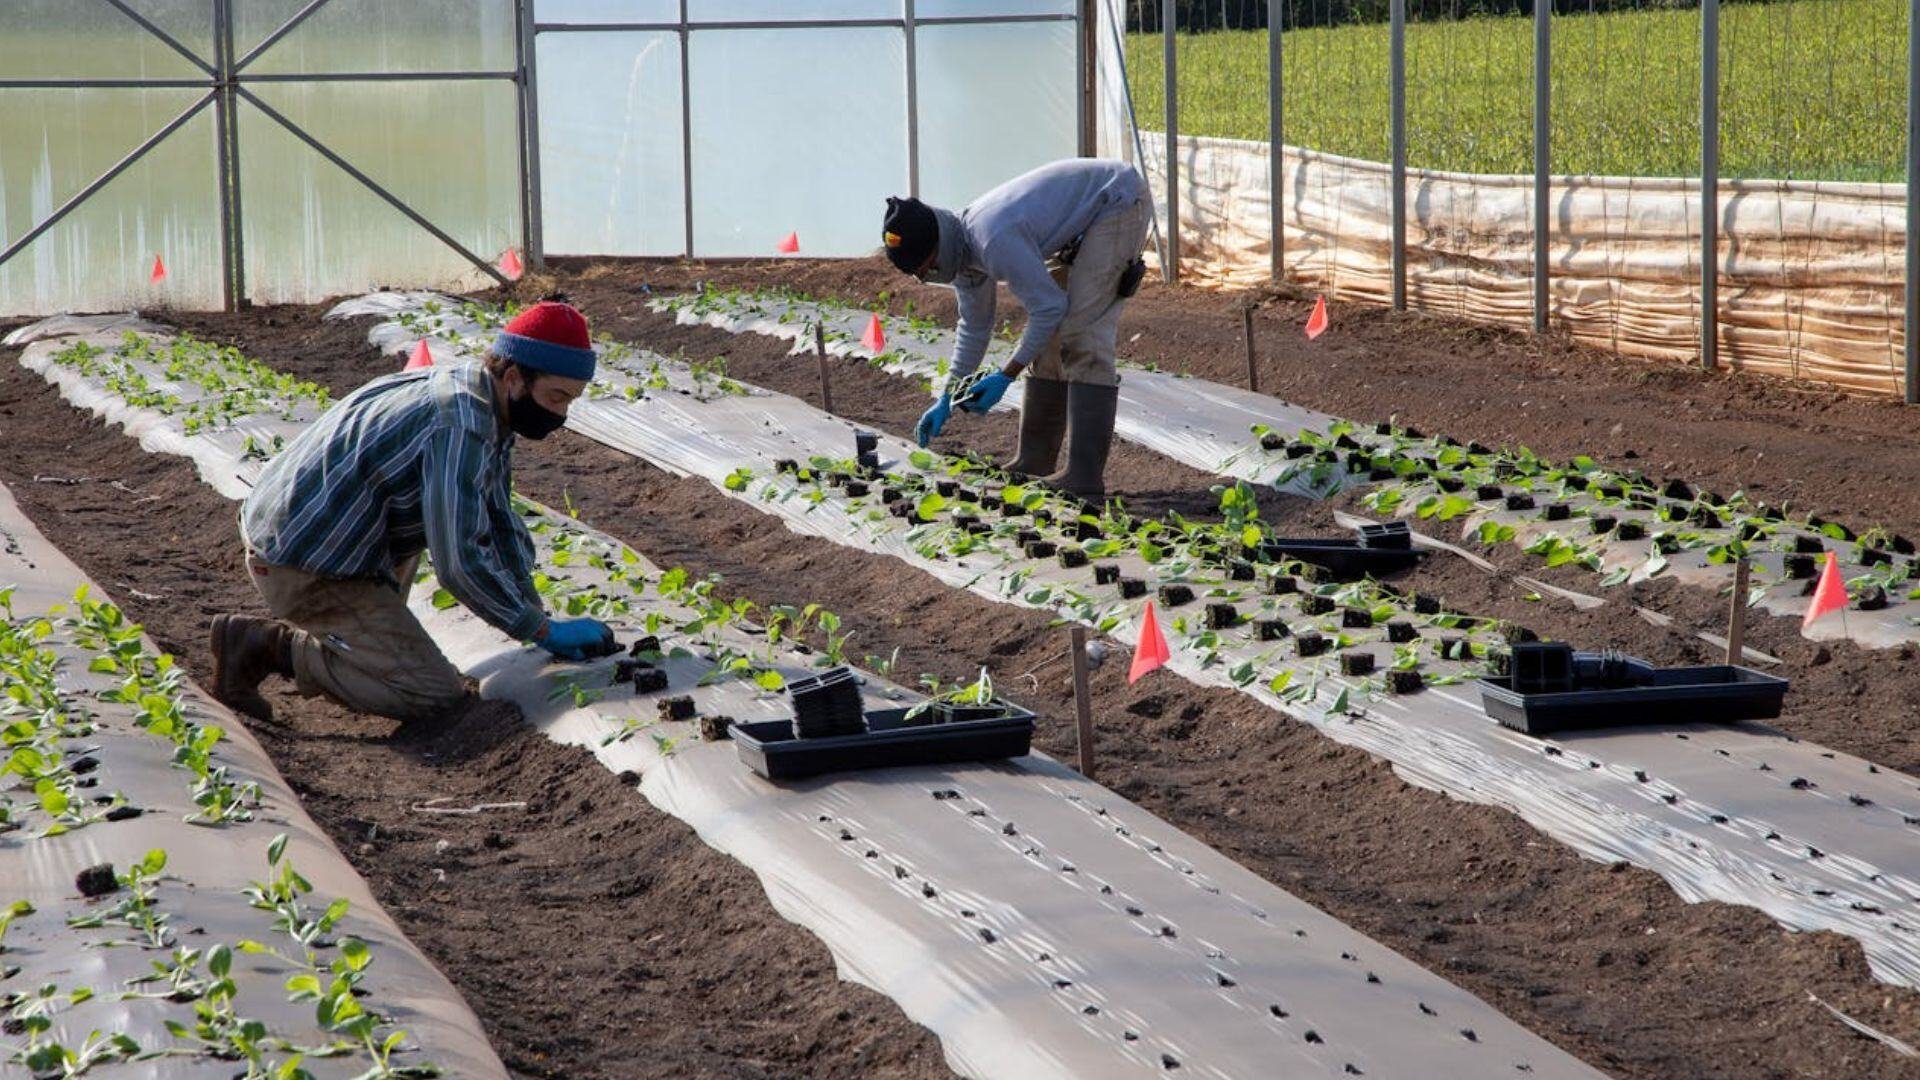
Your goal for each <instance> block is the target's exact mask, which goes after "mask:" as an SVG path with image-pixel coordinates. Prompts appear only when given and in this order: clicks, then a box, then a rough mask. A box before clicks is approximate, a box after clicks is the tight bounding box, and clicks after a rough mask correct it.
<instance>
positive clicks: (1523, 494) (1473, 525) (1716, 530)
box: [655, 285, 1920, 611]
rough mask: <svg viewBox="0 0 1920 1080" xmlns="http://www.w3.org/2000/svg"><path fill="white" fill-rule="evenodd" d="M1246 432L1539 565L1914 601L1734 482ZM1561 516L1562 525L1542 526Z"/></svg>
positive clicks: (774, 309) (773, 305) (707, 292)
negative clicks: (1786, 584) (1840, 586)
mask: <svg viewBox="0 0 1920 1080" xmlns="http://www.w3.org/2000/svg"><path fill="white" fill-rule="evenodd" d="M884 300H885V298H884V297H883V298H882V302H883V303H884ZM655 306H656V307H657V308H660V309H661V310H666V311H673V312H676V313H686V314H689V315H692V316H694V317H696V318H704V317H707V316H710V315H722V316H728V317H733V318H754V317H772V318H774V319H776V321H778V322H782V323H787V322H796V323H804V322H810V321H813V320H817V319H822V318H826V319H834V318H838V319H841V320H843V321H844V320H845V319H847V318H849V317H864V312H862V311H861V309H859V308H856V307H854V306H851V305H845V304H838V303H834V302H822V301H818V300H815V299H813V298H810V297H808V296H806V295H805V294H804V293H799V292H796V291H792V290H762V291H757V292H755V291H740V290H727V289H721V288H717V287H712V286H705V285H703V286H701V287H699V288H698V289H696V290H695V291H693V292H690V293H685V294H680V295H675V296H669V297H662V298H661V299H659V300H657V301H655ZM882 322H883V324H884V325H886V326H887V327H888V330H889V332H890V333H891V334H893V335H896V336H895V339H894V340H902V339H904V340H906V341H908V342H914V343H918V344H919V345H921V346H929V347H931V346H938V345H940V344H942V343H943V340H944V339H943V333H944V331H942V330H941V329H940V327H939V326H938V325H937V324H936V323H934V322H933V321H932V320H929V319H926V318H921V317H918V316H915V315H913V314H912V313H909V315H908V316H907V318H905V319H896V318H889V317H885V316H883V317H882ZM827 335H828V339H829V341H850V340H852V339H853V337H854V336H855V335H853V334H850V333H848V332H847V331H844V330H831V329H830V330H828V331H827ZM908 347H909V348H913V347H914V346H911V345H910V346H908ZM901 356H902V354H901V353H900V352H899V351H898V350H894V351H889V352H887V353H883V354H882V355H880V356H879V357H875V358H874V363H876V364H877V365H879V366H882V367H888V366H891V364H892V362H893V361H896V360H899V359H900V358H901ZM1250 434H1251V436H1252V439H1251V440H1250V441H1249V444H1248V445H1247V447H1246V448H1245V449H1244V450H1242V451H1241V452H1240V453H1239V454H1236V455H1234V456H1233V458H1232V460H1233V461H1235V462H1247V461H1257V462H1265V463H1268V464H1270V465H1271V468H1272V473H1271V475H1270V476H1265V475H1262V476H1260V480H1261V482H1263V483H1271V484H1274V485H1276V486H1287V485H1289V484H1296V483H1301V482H1304V484H1303V486H1305V487H1307V488H1309V489H1311V490H1317V491H1320V492H1322V493H1324V494H1329V495H1331V494H1333V493H1336V492H1338V491H1341V490H1344V489H1346V488H1348V487H1353V486H1356V485H1367V486H1374V490H1373V491H1372V492H1370V494H1369V495H1368V497H1367V504H1368V505H1369V506H1370V507H1371V508H1373V509H1374V510H1376V511H1377V512H1381V513H1398V514H1402V515H1406V516H1412V517H1416V518H1418V519H1421V520H1426V521H1434V522H1448V521H1455V520H1458V521H1459V522H1460V523H1461V525H1462V526H1463V531H1464V532H1465V533H1466V534H1467V535H1469V536H1471V537H1473V538H1474V539H1477V540H1479V541H1480V542H1482V543H1484V544H1487V545H1489V546H1491V545H1494V544H1499V543H1506V542H1513V543H1517V544H1520V545H1521V546H1522V547H1523V548H1524V550H1525V551H1526V553H1527V554H1530V555H1535V556H1538V557H1539V558H1540V559H1542V560H1543V561H1544V562H1545V563H1546V564H1547V565H1548V566H1549V567H1557V566H1564V565H1573V566H1580V567H1585V568H1587V569H1589V570H1593V571H1595V572H1598V573H1601V574H1602V575H1603V576H1602V578H1601V584H1602V585H1608V586H1611V585H1616V584H1620V583H1622V582H1624V581H1627V580H1628V579H1629V578H1646V577H1652V576H1655V575H1657V574H1659V573H1660V572H1662V571H1663V570H1664V569H1665V568H1666V567H1667V565H1668V560H1669V558H1670V557H1671V556H1673V555H1676V554H1678V553H1680V552H1702V553H1703V554H1704V558H1705V559H1706V561H1707V562H1708V563H1711V564H1724V563H1731V562H1733V561H1734V560H1736V559H1738V558H1739V557H1740V556H1742V555H1749V556H1752V555H1759V554H1762V553H1773V554H1777V555H1779V556H1780V559H1779V569H1778V571H1777V575H1778V579H1781V580H1787V581H1802V582H1807V581H1811V580H1812V579H1813V578H1814V576H1815V575H1816V574H1817V573H1818V571H1819V564H1820V559H1821V555H1822V553H1823V552H1824V551H1825V550H1826V549H1827V548H1828V547H1833V548H1834V550H1835V552H1836V554H1837V555H1838V556H1839V557H1840V558H1841V560H1842V561H1843V562H1845V563H1847V564H1848V565H1849V566H1850V567H1853V568H1857V572H1853V573H1851V574H1850V576H1849V580H1848V586H1849V589H1850V591H1851V593H1852V595H1853V598H1854V604H1855V606H1856V607H1857V608H1858V609H1860V610H1864V611H1873V610H1879V609H1882V608H1886V607H1889V606H1891V605H1894V604H1899V603H1901V602H1903V601H1910V600H1920V557H1916V549H1915V545H1914V544H1913V542H1912V541H1910V540H1908V539H1906V538H1905V537H1901V536H1897V535H1895V534H1893V533H1892V532H1890V531H1889V530H1887V529H1884V528H1873V529H1867V530H1864V531H1859V532H1856V531H1855V530H1853V529H1851V528H1848V527H1847V526H1845V525H1842V524H1840V523H1838V522H1832V521H1827V520H1824V519H1822V518H1820V517H1818V516H1806V517H1799V518H1795V519H1789V517H1788V515H1787V513H1786V512H1785V511H1784V510H1783V509H1781V508H1778V507H1771V506H1767V505H1764V504H1762V503H1760V502H1758V501H1757V500H1753V499H1750V498H1748V497H1747V496H1746V495H1745V494H1744V493H1740V492H1736V493H1735V494H1733V495H1731V496H1726V497H1722V496H1720V495H1718V494H1716V493H1714V492H1711V491H1704V490H1697V489H1696V488H1695V487H1694V486H1693V485H1690V484H1688V483H1686V482H1684V481H1680V480H1667V481H1659V480H1655V479H1650V478H1649V477H1647V476H1646V475H1645V474H1644V473H1642V472H1622V471H1618V470H1612V469H1606V468H1602V467H1600V466H1599V465H1598V464H1597V463H1595V462H1594V461H1593V460H1592V459H1590V458H1587V457H1584V456H1581V457H1575V458H1574V459H1573V460H1572V461H1570V462H1567V463H1564V464H1555V463H1553V462H1549V461H1546V460H1544V459H1542V458H1540V457H1538V456H1537V455H1535V454H1533V453H1532V452H1531V451H1529V450H1527V449H1526V448H1524V447H1520V448H1515V449H1493V448H1490V447H1486V446H1481V445H1480V444H1478V443H1465V444H1463V443H1461V442H1459V441H1458V440H1456V439H1452V438H1448V437H1445V436H1441V437H1431V436H1426V435H1423V434H1421V433H1420V432H1418V431H1415V430H1413V429H1410V428H1403V427H1397V426H1395V425H1393V424H1391V423H1382V424H1377V425H1374V426H1373V427H1372V429H1371V430H1365V429H1362V428H1360V427H1358V426H1356V425H1354V424H1352V423H1351V422H1346V421H1336V422H1335V423H1334V424H1333V425H1332V426H1331V427H1330V429H1329V430H1328V431H1327V432H1326V433H1325V434H1324V435H1323V434H1321V433H1318V432H1314V431H1297V432H1282V431H1277V430H1274V429H1272V428H1270V427H1268V426H1265V425H1258V424H1256V425H1253V426H1252V428H1251V431H1250ZM1558 522H1568V523H1569V525H1568V526H1567V527H1565V528H1564V529H1555V528H1552V526H1553V525H1554V524H1555V523H1558ZM1516 526H1524V527H1516ZM1610 541H1618V542H1620V543H1623V544H1630V543H1644V544H1645V545H1646V546H1647V547H1648V549H1649V550H1648V551H1647V552H1646V554H1645V558H1644V559H1636V560H1629V561H1625V562H1623V561H1621V560H1620V559H1604V558H1603V556H1604V555H1605V554H1606V552H1607V550H1608V548H1609V542H1610ZM1608 563H1611V564H1613V565H1612V567H1611V569H1608V568H1607V564H1608ZM1756 569H1757V570H1758V571H1759V573H1758V575H1757V581H1758V582H1759V587H1761V588H1765V587H1766V585H1767V584H1768V579H1769V577H1771V576H1772V575H1774V573H1775V571H1774V570H1773V569H1772V567H1771V565H1762V566H1759V567H1756ZM1774 583H1775V584H1777V583H1778V581H1777V580H1776V581H1775V582H1774Z"/></svg>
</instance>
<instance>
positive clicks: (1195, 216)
mask: <svg viewBox="0 0 1920 1080" xmlns="http://www.w3.org/2000/svg"><path fill="white" fill-rule="evenodd" d="M1122 130H1125V129H1124V128H1123V129H1122ZM1165 143H1166V139H1165V137H1164V136H1163V135H1162V134H1161V133H1159V132H1152V131H1143V132H1141V133H1140V144H1141V153H1142V154H1143V155H1144V161H1143V162H1142V164H1143V165H1144V170H1145V172H1146V173H1147V175H1148V177H1149V178H1150V181H1151V183H1152V185H1153V187H1154V190H1155V191H1156V192H1157V193H1158V195H1157V196H1156V197H1157V198H1159V199H1160V201H1161V203H1162V205H1163V207H1164V203H1165V190H1166V168H1165V157H1166V149H1165ZM1109 149H1110V150H1111V151H1112V152H1114V153H1115V154H1117V155H1120V156H1124V157H1126V158H1127V159H1128V160H1134V159H1135V158H1136V157H1139V156H1140V155H1136V154H1135V153H1134V151H1133V149H1132V146H1131V144H1127V145H1123V146H1114V147H1110V148H1109ZM1283 155H1284V161H1285V163H1286V203H1287V205H1286V207H1285V222H1286V229H1287V237H1286V257H1287V277H1288V279H1289V280H1290V281H1293V282H1295V283H1296V284H1299V285H1302V286H1305V287H1309V288H1320V289H1325V290H1326V291H1327V292H1329V293H1332V294H1334V295H1336V296H1342V297H1348V298H1352V299H1360V300H1366V301H1370V302H1372V303H1377V304H1385V303H1388V302H1389V301H1390V299H1391V293H1392V285H1393V275H1392V266H1391V253H1392V200H1391V195H1392V171H1391V170H1390V168H1389V167H1388V166H1387V165H1386V164H1385V163H1383V162H1375V161H1362V160H1358V159H1355V158H1345V157H1340V156H1337V155H1334V154H1327V153H1320V152H1317V151H1312V150H1306V149H1302V148H1299V147H1293V146H1288V147H1286V148H1284V150H1283ZM1267 158H1268V148H1267V144H1265V143H1261V142H1248V141H1244V140H1236V139H1218V138H1207V137H1190V136H1185V135H1183V136H1181V137H1180V192H1181V201H1180V239H1181V260H1180V265H1181V272H1182V273H1183V274H1190V275H1192V276H1193V277H1195V278H1196V279H1201V280H1211V281H1216V282H1219V283H1222V284H1228V285H1254V284H1263V283H1265V282H1266V281H1267V280H1268V277H1269V275H1270V273H1271V270H1270V258H1271V257H1270V254H1269V251H1270V238H1269V237H1268V235H1267V222H1268V221H1269V220H1270V219H1269V216H1268V207H1269V205H1270V203H1271V201H1272V200H1271V197H1270V195H1269V192H1268V178H1267ZM1552 184H1553V188H1552V211H1553V215H1554V220H1555V222H1556V223H1557V224H1556V225H1555V226H1554V231H1553V243H1552V250H1551V252H1550V253H1549V258H1550V261H1551V263H1552V266H1553V280H1552V289H1551V292H1552V313H1553V321H1554V324H1555V325H1556V326H1560V327H1564V328H1566V329H1567V330H1568V331H1569V332H1570V333H1572V334H1573V335H1574V337H1576V338H1578V339H1580V340H1582V341H1585V342H1588V343H1591V344H1594V345H1599V346H1603V347H1605V348H1608V349H1612V350H1614V351H1616V352H1619V353H1623V354H1625V355H1629V356H1637V357H1643V358H1648V359H1655V360H1671V361H1685V362H1689V363H1692V362H1697V361H1698V359H1699V354H1700V296H1699V279H1700V239H1699V220H1700V185H1699V182H1698V181H1697V180H1683V179H1670V178H1646V177H1608V176H1556V177H1554V178H1553V179H1552ZM1532 185H1533V178H1532V177H1531V176H1494V175H1480V174H1472V173H1452V172H1438V171H1431V170H1425V169H1409V170H1407V186H1408V197H1407V213H1408V220H1407V304H1408V306H1409V307H1412V308H1415V309H1418V310H1423V311H1431V312H1435V313H1439V314H1445V315H1458V316H1462V317H1465V318H1469V319H1474V320H1477V321H1481V322H1496V323H1505V324H1508V325H1512V326H1523V327H1525V326H1531V325H1532V319H1533V241H1532V235H1533V232H1532V230H1533V225H1532V221H1533V218H1532V205H1533V188H1532ZM1720 207H1721V209H1720V259H1721V274H1720V280H1721V292H1720V304H1721V310H1720V322H1719V326H1720V329H1719V350H1720V361H1721V363H1722V365H1724V366H1726V367H1729V368H1732V369H1734V370H1740V371H1752V372H1757V373H1761V374H1767V375H1776V376H1782V377H1786V378H1792V379H1802V380H1807V381H1811V382H1820V383H1828V384H1832V385H1835V386H1839V387H1844V388H1845V389H1848V390H1853V391H1860V392H1865V393H1873V394H1889V395H1891V394H1898V393H1901V392H1902V390H1903V387H1904V382H1905V379H1904V365H1905V359H1904V355H1905V354H1904V352H1903V351H1902V350H1903V348H1904V345H1903V344H1902V341H1901V335H1902V332H1903V331H1902V325H1903V324H1902V319H1903V315H1902V303H1903V301H1902V288H1903V286H1902V280H1901V278H1902V274H1903V272H1904V267H1905V254H1904V252H1905V243H1906V193H1905V188H1904V187H1903V186H1902V185H1899V184H1874V183H1839V182H1822V181H1795V180H1726V181H1722V182H1721V184H1720Z"/></svg>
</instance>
